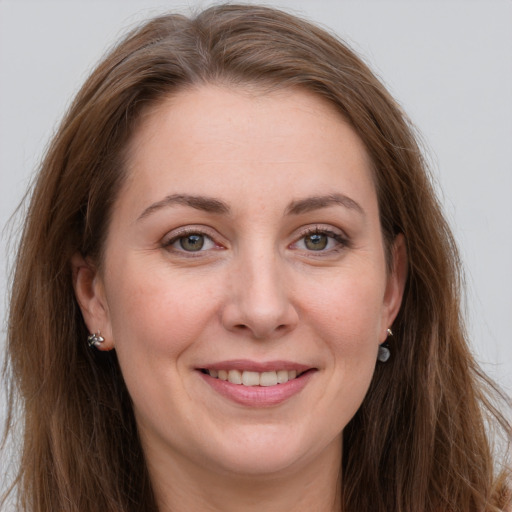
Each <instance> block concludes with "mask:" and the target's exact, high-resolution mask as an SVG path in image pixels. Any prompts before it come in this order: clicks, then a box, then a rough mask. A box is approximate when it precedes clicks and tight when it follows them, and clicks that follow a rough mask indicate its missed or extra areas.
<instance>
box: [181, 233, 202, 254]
mask: <svg viewBox="0 0 512 512" xmlns="http://www.w3.org/2000/svg"><path fill="white" fill-rule="evenodd" d="M204 239H205V237H204V235H200V234H192V235H187V236H183V237H181V238H179V244H180V247H181V248H182V249H183V250H184V251H189V252H194V251H200V250H201V249H202V248H203V246H204V242H205V240H204Z"/></svg>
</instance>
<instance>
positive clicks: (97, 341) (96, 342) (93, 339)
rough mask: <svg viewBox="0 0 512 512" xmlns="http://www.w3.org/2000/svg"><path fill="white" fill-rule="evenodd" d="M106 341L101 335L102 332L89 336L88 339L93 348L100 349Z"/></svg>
mask: <svg viewBox="0 0 512 512" xmlns="http://www.w3.org/2000/svg"><path fill="white" fill-rule="evenodd" d="M104 341H105V338H104V337H103V336H102V335H101V334H100V331H98V332H97V333H93V334H89V336H88V337H87V343H88V345H89V347H91V348H92V347H95V348H98V347H99V346H100V345H101V344H102V343H103V342H104Z"/></svg>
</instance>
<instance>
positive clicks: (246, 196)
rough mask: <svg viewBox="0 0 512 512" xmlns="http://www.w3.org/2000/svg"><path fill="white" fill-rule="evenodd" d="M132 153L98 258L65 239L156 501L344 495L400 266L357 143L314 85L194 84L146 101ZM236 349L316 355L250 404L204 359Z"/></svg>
mask: <svg viewBox="0 0 512 512" xmlns="http://www.w3.org/2000/svg"><path fill="white" fill-rule="evenodd" d="M128 161H129V168H128V179H127V181H126V183H125V184H124V187H123V188H122V190H121V193H120V195H119V198H118V200H117V203H116V204H115V207H114V210H113V216H112V220H111V225H110V227H109V234H108V237H107V242H106V248H105V258H104V261H103V262H102V265H101V268H100V269H97V268H96V267H95V266H94V264H93V263H92V262H90V261H87V260H85V259H83V258H82V257H81V256H80V255H75V257H74V259H73V267H74V279H75V281H74V284H75V290H76V295H77V298H78V301H79V303H80V305H81V308H82V312H83V316H84V319H85V321H86V324H87V326H88V328H89V329H90V331H91V332H96V331H98V330H99V331H101V333H102V335H103V336H104V337H105V340H106V341H105V343H104V344H103V345H102V346H101V347H100V349H101V350H110V349H114V348H115V350H116V351H117V354H118V357H119V362H120V365H121V369H122V372H123V376H124V378H125V381H126V384H127V387H128V389H129V391H130V394H131V397H132V400H133V404H134V411H135V416H136V420H137V424H138V428H139V431H140V435H141V440H142V445H143V449H144V451H145V454H146V457H147V461H148V467H149V471H150V475H151V478H152V482H153V485H154V489H155V493H156V496H157V500H158V502H159V506H160V509H161V510H162V511H167V510H207V511H210V510H211V511H214V510H222V511H231V510H233V511H235V510H244V511H251V510H267V511H273V510H280V511H282V510H311V511H332V510H339V509H340V500H339V489H340V485H341V475H340V464H341V451H342V442H341V434H342V431H343V428H344V427H345V426H346V424H347V423H348V422H349V421H350V419H351V418H352V417H353V415H354V414H355V412H356V411H357V409H358V408H359V406H360V404H361V402H362V400H363V398H364V396H365V394H366V392H367V389H368V386H369V384H370V381H371V378H372V375H373V373H374V371H375V365H376V359H377V350H378V345H379V344H380V343H382V342H383V341H384V340H385V339H386V336H387V334H386V330H387V328H388V327H390V326H391V325H392V323H393V320H394V318H395V316H396V314H397V312H398V309H399V307H400V302H401V299H402V294H403V288H404V283H405V274H406V271H405V268H406V255H405V249H404V243H403V240H402V238H401V237H398V238H397V240H396V241H395V244H394V247H393V251H392V255H393V256H392V258H393V261H392V262H391V263H392V264H391V267H392V271H391V272H388V271H387V267H386V259H385V250H384V244H383V238H382V233H381V229H380V223H379V212H378V206H377V196H376V191H375V187H374V184H373V181H372V175H371V171H370V167H371V166H370V162H369V159H368V157H367V154H366V152H365V149H364V146H363V144H362V142H361V141H360V139H359V138H358V137H357V135H356V134H355V132H354V131H353V130H352V129H351V127H350V126H349V125H348V124H347V123H346V122H345V121H344V120H343V118H342V117H341V116H340V115H339V114H338V113H337V112H336V111H335V110H334V108H333V107H332V106H331V105H329V104H328V103H326V102H325V101H324V100H322V99H320V98H318V97H317V96H315V95H313V94H311V93H308V92H305V91H301V90H283V91H279V92H272V93H265V94H263V93H261V94H260V93H257V92H254V90H253V91H248V90H246V89H241V88H239V89H233V88H226V87H220V86H214V85H204V86H201V87H197V88H193V89H188V90H185V91H181V92H179V93H177V94H176V95H175V96H173V97H171V98H168V99H166V100H165V101H164V102H162V103H161V104H159V105H158V106H157V107H155V108H153V109H152V110H151V111H150V112H148V113H147V115H146V116H145V117H144V119H143V120H142V121H141V124H140V126H139V128H138V129H137V130H136V133H135V135H134V138H133V140H132V141H131V142H130V147H129V158H128ZM333 194H337V199H338V200H337V201H330V202H329V201H325V200H324V201H316V202H315V201H309V202H306V203H302V204H301V205H302V209H301V208H300V207H299V206H300V205H299V206H298V203H297V201H302V200H305V199H308V198H309V199H311V198H312V197H313V198H318V197H323V198H324V199H325V198H326V197H330V198H332V197H333ZM176 195H179V196H180V197H182V196H184V195H192V196H206V197H208V198H210V199H214V200H215V201H217V202H218V203H222V205H223V206H224V207H225V208H224V209H225V210H229V212H226V211H220V210H219V204H218V203H215V202H214V203H211V202H210V203H208V204H206V203H205V202H204V201H203V203H201V204H198V203H197V201H196V202H195V203H193V204H191V203H190V201H188V202H187V201H183V200H180V201H174V202H171V201H166V200H165V198H166V197H168V196H174V197H175V198H176ZM212 204H213V205H214V206H215V208H214V209H215V211H206V210H208V209H209V210H212ZM294 205H295V209H294V208H293V206H294ZM205 208H206V209H205ZM290 210H291V211H290ZM184 229H186V230H187V231H185V232H184V231H183V230H184ZM190 234H197V235H199V236H201V234H205V235H207V236H206V237H205V238H200V240H202V241H203V242H204V245H203V248H202V249H201V250H200V251H195V252H193V251H189V252H187V251H186V250H185V249H188V248H189V247H190V245H186V243H187V241H189V239H187V238H186V237H187V236H189V235H190ZM180 236H181V238H180ZM315 236H316V238H315ZM184 237H185V238H184ZM314 241H316V243H317V244H316V245H315V244H314V243H313V242H314ZM183 242H185V249H184V248H183V246H182V245H180V244H182V243H183ZM323 244H326V245H325V246H324V245H323ZM318 247H320V249H318ZM233 359H244V360H251V361H256V362H268V361H276V360H277V361H291V362H293V363H300V364H303V365H306V366H307V367H308V368H311V371H310V375H309V378H308V381H307V383H306V384H305V386H304V387H303V388H302V389H301V390H300V391H299V392H298V393H296V394H294V395H293V396H291V397H290V398H288V399H287V400H284V401H283V402H281V403H279V404H276V405H271V406H263V407H258V406H250V405H243V404H240V403H236V402H234V401H233V400H231V399H229V398H226V397H224V396H222V395H221V394H219V393H218V392H217V391H216V390H215V389H214V388H213V387H212V386H211V385H210V384H208V382H207V379H205V376H204V375H203V374H202V373H201V372H200V371H198V369H199V368H208V367H209V366H210V365H212V364H213V363H216V362H219V361H226V360H233ZM105 392H106V393H108V390H105Z"/></svg>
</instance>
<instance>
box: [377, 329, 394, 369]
mask: <svg viewBox="0 0 512 512" xmlns="http://www.w3.org/2000/svg"><path fill="white" fill-rule="evenodd" d="M387 333H388V337H389V336H393V331H392V330H391V329H388V330H387ZM390 357H391V350H389V343H388V342H387V341H385V342H384V343H382V344H381V345H379V353H378V355H377V359H378V360H379V361H380V362H381V363H385V362H387V361H388V360H389V358H390Z"/></svg>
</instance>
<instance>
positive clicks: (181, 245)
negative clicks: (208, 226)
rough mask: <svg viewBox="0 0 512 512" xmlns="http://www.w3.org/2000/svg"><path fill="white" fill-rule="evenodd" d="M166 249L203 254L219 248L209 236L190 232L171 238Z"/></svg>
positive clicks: (165, 245)
mask: <svg viewBox="0 0 512 512" xmlns="http://www.w3.org/2000/svg"><path fill="white" fill-rule="evenodd" d="M164 247H165V248H167V249H171V250H173V251H176V252H202V251H207V250H209V249H215V248H216V247H218V246H217V244H216V243H215V242H214V241H213V240H212V239H211V238H210V237H209V236H208V235H206V234H204V233H200V232H195V231H189V232H185V233H183V232H182V233H179V234H178V235H177V236H174V237H172V238H170V239H169V240H168V241H166V242H165V243H164Z"/></svg>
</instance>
